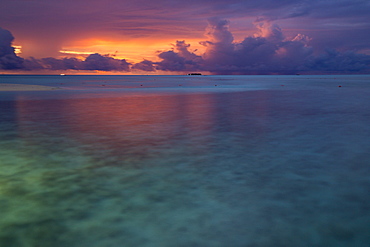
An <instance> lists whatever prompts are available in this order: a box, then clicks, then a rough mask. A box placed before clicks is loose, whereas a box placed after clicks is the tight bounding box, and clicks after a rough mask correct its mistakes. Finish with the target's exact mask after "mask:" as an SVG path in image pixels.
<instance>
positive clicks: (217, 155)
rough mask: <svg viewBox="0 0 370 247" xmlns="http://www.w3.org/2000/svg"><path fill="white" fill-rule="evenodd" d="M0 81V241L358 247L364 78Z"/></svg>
mask: <svg viewBox="0 0 370 247" xmlns="http://www.w3.org/2000/svg"><path fill="white" fill-rule="evenodd" d="M0 83H20V84H37V85H47V86H53V87H55V86H58V87H60V90H53V91H43V92H41V91H40V92H0V111H1V114H0V214H1V215H0V216H1V217H0V246H7V247H13V246H14V247H30V246H31V247H36V246H37V247H46V246H53V247H59V246H60V247H64V246H66V247H67V246H68V247H85V246H86V247H87V246H88V247H108V246H112V247H116V246H129V247H131V246H135V247H136V246H148V247H151V246H160V247H162V246H163V247H172V246H181V247H182V246H183V247H188V246H192V247H193V246H201V247H203V246H204V247H214V246H217V247H218V246H220V247H223V246H233V247H234V246H235V247H239V246H240V247H245V246H251V247H254V246H256V247H262V246H292V247H293V246H320V247H321V246H340V247H341V246H343V247H344V246H346V247H347V246H356V247H367V246H369V243H370V236H369V232H370V211H369V209H370V198H369V192H370V141H369V140H370V138H369V136H370V112H369V109H370V101H369V94H370V76H200V77H198V76H197V77H191V76H190V77H189V76H0ZM103 85H104V86H103ZM339 86H341V87H339Z"/></svg>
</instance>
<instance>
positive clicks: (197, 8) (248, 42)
mask: <svg viewBox="0 0 370 247" xmlns="http://www.w3.org/2000/svg"><path fill="white" fill-rule="evenodd" d="M369 13H370V1H368V0H317V1H316V0H311V1H307V0H295V1H293V0H258V1H254V0H253V1H251V0H244V1H240V0H239V1H237V0H197V1H195V0H188V1H179V0H157V1H149V0H130V1H128V0H106V1H101V0H99V1H98V0H88V1H87V0H73V1H72V0H64V1H60V0H47V1H46V0H23V1H19V0H2V1H1V2H0V16H1V18H0V28H1V29H0V46H1V47H0V48H1V50H0V51H2V52H0V69H2V70H7V71H8V70H12V71H13V72H14V71H22V70H26V71H31V70H73V71H85V72H86V71H89V70H93V71H120V72H122V73H141V72H143V71H144V72H146V73H147V72H153V73H160V71H162V72H174V73H177V72H181V73H183V72H184V71H209V72H210V73H216V74H223V73H225V74H228V73H237V74H250V73H257V74H258V73H260V72H261V73H269V72H271V73H295V72H305V71H306V72H310V71H313V72H314V71H319V72H320V73H326V72H328V73H331V72H336V73H341V72H342V73H368V72H369V71H370V15H369ZM12 37H14V40H12ZM177 41H179V42H177ZM182 41H185V42H182ZM176 42H177V43H176ZM10 45H12V46H13V47H18V48H20V50H21V53H17V55H15V54H14V52H13V51H10V50H9V46H10ZM96 53H97V54H96ZM91 54H93V55H91ZM107 54H109V55H107ZM89 56H91V57H90V58H89ZM30 57H33V58H32V59H31V58H30ZM45 58H48V59H45ZM50 58H53V59H50ZM72 58H73V59H72ZM76 58H77V59H76ZM88 58H89V59H88ZM123 59H124V60H123ZM10 60H11V62H10ZM135 71H136V72H135ZM140 71H141V72H140Z"/></svg>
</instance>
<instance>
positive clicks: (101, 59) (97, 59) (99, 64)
mask: <svg viewBox="0 0 370 247" xmlns="http://www.w3.org/2000/svg"><path fill="white" fill-rule="evenodd" d="M129 65H130V64H129V63H128V62H126V60H125V59H121V60H120V59H115V58H112V57H109V56H102V55H100V54H98V53H95V54H91V55H89V56H88V57H87V58H86V59H85V61H83V62H82V68H81V69H83V70H101V71H112V70H114V71H129V70H130V68H129Z"/></svg>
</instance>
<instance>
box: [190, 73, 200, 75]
mask: <svg viewBox="0 0 370 247" xmlns="http://www.w3.org/2000/svg"><path fill="white" fill-rule="evenodd" d="M188 75H202V73H189V74H188Z"/></svg>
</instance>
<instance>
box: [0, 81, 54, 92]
mask: <svg viewBox="0 0 370 247" xmlns="http://www.w3.org/2000/svg"><path fill="white" fill-rule="evenodd" d="M56 89H59V88H57V87H49V86H40V85H26V84H3V83H1V84H0V92H1V91H49V90H56Z"/></svg>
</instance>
